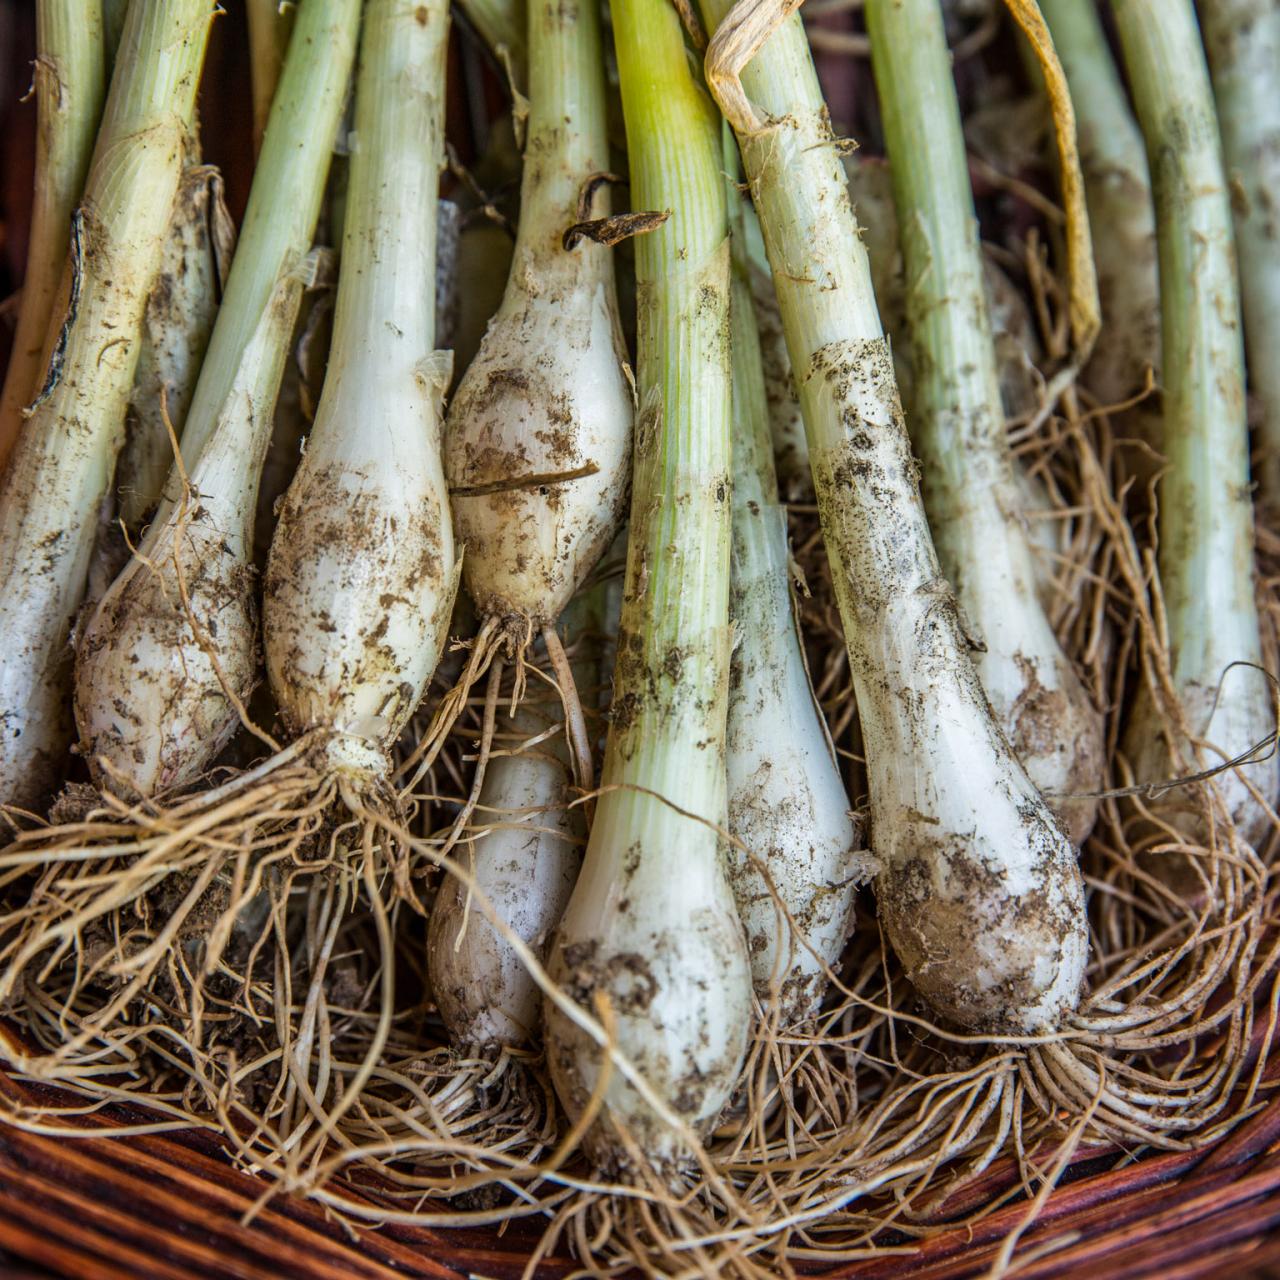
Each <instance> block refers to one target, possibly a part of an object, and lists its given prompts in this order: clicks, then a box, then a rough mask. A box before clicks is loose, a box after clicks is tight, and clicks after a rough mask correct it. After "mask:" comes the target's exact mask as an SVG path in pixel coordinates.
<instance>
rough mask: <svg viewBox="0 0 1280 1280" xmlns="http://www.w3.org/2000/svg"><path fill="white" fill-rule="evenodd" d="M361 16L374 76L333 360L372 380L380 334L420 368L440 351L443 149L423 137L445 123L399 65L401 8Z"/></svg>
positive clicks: (358, 159) (369, 75)
mask: <svg viewBox="0 0 1280 1280" xmlns="http://www.w3.org/2000/svg"><path fill="white" fill-rule="evenodd" d="M357 7H358V6H357ZM365 7H366V9H367V10H368V12H367V14H366V16H365V18H364V27H363V30H362V33H361V41H362V46H363V48H364V52H363V53H362V67H365V66H367V67H368V68H369V70H368V71H365V72H363V73H362V74H361V76H360V80H359V94H358V97H357V100H356V108H355V118H354V125H355V127H354V131H353V139H354V141H353V147H352V152H351V157H350V165H349V169H348V177H349V181H348V184H347V191H346V199H345V217H344V225H343V228H342V232H343V235H342V257H341V269H340V272H339V276H338V301H337V310H336V313H335V315H334V322H333V338H332V341H331V343H330V351H331V352H333V353H335V354H338V355H340V356H341V361H342V365H343V375H344V376H348V375H349V374H350V373H351V372H352V370H351V369H350V368H349V366H350V365H351V364H352V363H353V362H354V363H355V364H358V365H360V366H362V367H361V369H360V372H361V373H363V374H364V375H366V376H370V377H373V378H375V379H376V376H377V368H378V362H379V354H380V353H381V352H385V350H386V345H385V342H384V340H383V337H382V332H383V331H389V332H390V333H392V334H394V335H396V336H397V337H401V336H405V337H408V338H409V339H410V343H411V345H413V346H414V347H416V348H418V350H419V355H418V359H419V360H425V359H426V358H427V357H428V356H429V355H430V354H431V353H432V351H434V349H435V319H436V297H435V295H436V271H435V261H436V234H437V226H436V191H437V188H438V186H439V181H440V178H439V175H440V168H441V165H442V163H443V160H444V156H443V139H442V138H440V137H439V136H436V134H435V132H434V131H433V133H432V135H431V136H424V133H423V121H424V117H425V118H427V119H429V120H430V121H431V122H432V124H434V123H435V121H436V117H437V115H438V114H439V113H438V112H436V111H434V110H433V111H430V112H426V111H424V107H423V99H424V98H430V99H431V100H432V101H435V100H438V97H439V95H440V92H441V90H440V86H439V84H437V83H435V82H433V81H422V80H420V79H419V76H421V75H422V72H421V69H420V68H418V67H417V65H416V63H415V64H413V65H411V66H409V67H407V68H406V67H403V66H400V65H399V61H398V59H397V58H396V57H395V49H394V40H395V37H396V34H397V31H398V30H399V29H400V27H401V26H402V24H404V22H405V21H406V14H405V13H404V12H403V10H404V8H405V6H404V5H403V4H402V3H388V0H374V2H373V3H368V2H367V0H366V5H365ZM438 10H439V6H438V5H433V6H432V8H431V9H430V10H428V9H427V8H426V7H425V6H424V7H423V13H424V15H427V14H429V17H424V19H423V22H424V24H425V22H427V21H430V22H431V23H433V24H435V23H439V22H440V21H441V17H440V13H439V11H438ZM379 72H381V74H379ZM424 264H429V265H428V266H425V267H424ZM357 425H358V424H357V423H354V422H352V423H350V424H349V426H350V428H351V429H355V428H356V427H357Z"/></svg>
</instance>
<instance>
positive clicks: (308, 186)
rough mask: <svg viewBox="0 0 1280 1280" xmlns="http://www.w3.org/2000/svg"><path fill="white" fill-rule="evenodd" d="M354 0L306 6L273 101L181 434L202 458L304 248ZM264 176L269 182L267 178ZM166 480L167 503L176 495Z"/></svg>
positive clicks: (345, 65) (351, 41) (320, 184)
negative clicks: (245, 355) (279, 286)
mask: <svg viewBox="0 0 1280 1280" xmlns="http://www.w3.org/2000/svg"><path fill="white" fill-rule="evenodd" d="M360 9H361V4H360V0H307V3H306V4H305V5H302V6H301V7H300V8H299V10H298V15H297V21H296V24H295V28H294V38H293V39H292V41H291V44H290V48H291V54H292V55H293V56H289V57H287V58H286V60H285V67H284V71H283V73H282V75H281V77H280V83H279V86H278V88H277V90H276V95H275V100H274V102H273V103H272V107H271V115H270V118H269V120H268V124H267V132H266V136H265V137H264V139H263V143H262V151H261V153H260V155H259V157H258V165H257V169H256V170H255V177H254V184H253V188H252V190H251V191H250V193H249V205H248V208H247V209H246V211H245V217H244V225H243V227H242V229H241V232H240V240H239V245H238V247H237V249H236V255H235V260H234V261H233V262H232V264H231V271H230V274H229V275H228V277H227V288H226V293H225V294H224V295H223V299H222V305H221V307H220V308H219V311H218V320H217V323H216V324H215V326H214V330H213V335H212V337H211V338H210V340H209V349H208V351H207V352H206V353H205V358H204V363H203V365H202V366H201V369H200V380H199V382H198V383H197V384H196V391H195V395H194V397H193V398H192V402H191V410H190V412H189V413H188V415H187V422H186V426H185V427H184V429H183V439H182V445H183V452H184V454H185V456H186V458H187V460H188V465H190V464H191V462H192V461H193V460H194V459H195V458H197V457H199V455H200V451H201V450H202V449H203V448H204V445H205V443H206V441H207V440H208V438H209V436H210V434H211V433H212V431H213V429H214V426H215V424H216V422H217V419H218V415H219V414H220V413H221V411H222V406H223V403H224V402H225V400H226V398H227V396H228V394H229V393H230V391H231V387H232V385H233V384H234V382H235V380H236V376H237V371H238V367H239V363H240V354H241V352H242V351H243V350H244V349H245V347H246V346H247V345H248V343H249V342H250V340H251V338H252V335H253V332H254V330H255V329H256V328H257V326H258V323H259V321H260V320H261V317H262V315H263V312H264V311H265V310H266V308H267V306H268V304H269V300H270V298H271V295H272V293H273V291H274V290H275V287H276V283H277V281H278V280H279V279H280V278H281V277H282V276H283V275H285V274H287V273H288V272H290V271H293V270H296V269H297V268H298V266H299V264H300V263H301V261H302V259H303V258H304V257H305V256H306V254H307V252H308V250H309V249H310V248H311V239H312V236H313V234H314V232H315V226H316V219H317V217H318V216H319V213H320V203H321V200H322V199H323V197H324V176H325V174H326V172H327V171H328V168H329V159H330V156H331V155H332V152H333V140H334V137H335V135H336V134H337V129H338V118H339V115H340V114H341V111H342V104H343V98H344V95H345V92H346V87H347V78H348V76H349V74H350V68H351V64H352V60H353V57H354V53H355V44H356V31H357V27H358V25H359V21H360ZM268 174H269V175H271V178H270V180H269V181H267V180H264V176H265V175H268ZM175 479H176V477H174V476H172V475H171V476H170V483H169V486H168V491H169V494H170V496H172V494H173V493H174V492H175V491H176V486H175Z"/></svg>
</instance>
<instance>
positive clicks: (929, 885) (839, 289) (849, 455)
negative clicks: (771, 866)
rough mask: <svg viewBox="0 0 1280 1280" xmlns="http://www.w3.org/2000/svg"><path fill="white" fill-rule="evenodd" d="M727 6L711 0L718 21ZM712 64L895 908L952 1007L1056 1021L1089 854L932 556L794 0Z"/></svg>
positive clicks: (882, 887)
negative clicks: (853, 697)
mask: <svg viewBox="0 0 1280 1280" xmlns="http://www.w3.org/2000/svg"><path fill="white" fill-rule="evenodd" d="M728 8H729V6H728V3H727V0H706V2H705V3H704V4H703V12H704V15H705V17H706V20H707V22H708V25H709V26H713V27H714V26H716V25H718V24H719V22H720V20H721V19H722V18H723V17H724V16H725V13H726V11H727V10H728ZM753 55H754V57H753ZM747 62H749V63H750V65H746V66H745V68H744V70H743V71H742V79H741V82H739V81H738V80H737V79H736V77H735V74H734V72H735V71H736V69H737V68H739V67H743V66H744V64H745V63H747ZM707 76H708V80H709V82H710V84H711V86H712V90H713V92H714V93H715V94H716V97H717V100H718V101H719V102H720V105H721V109H722V110H724V111H725V114H726V116H727V117H728V119H729V121H730V123H731V124H732V125H733V126H734V128H735V131H736V132H737V134H738V140H739V143H740V145H741V148H742V152H743V158H744V160H745V163H746V171H747V176H748V178H749V179H750V183H751V192H752V196H753V198H754V200H755V204H756V208H757V210H758V212H759V214H760V222H761V226H762V228H763V230H764V236H765V245H766V248H767V250H768V253H769V261H770V263H771V265H772V267H773V277H774V283H775V287H776V289H777V293H778V301H779V304H780V307H781V312H782V320H783V325H784V328H785V330H786V335H787V346H788V349H789V351H790V354H791V365H792V368H793V369H794V371H795V376H796V382H797V386H798V389H799V392H800V403H801V406H802V408H803V410H804V418H805V428H806V435H807V438H808V443H809V458H810V462H811V465H812V468H813V477H814V490H815V493H816V495H817V499H818V508H819V513H820V515H821V519H822V526H823V532H824V535H825V538H826V545H827V554H828V556H830V557H831V561H832V576H833V579H834V581H835V586H836V592H837V603H838V605H839V609H840V615H841V619H842V621H843V623H844V631H845V640H846V643H847V645H848V649H849V660H850V669H851V672H852V676H853V682H854V688H855V691H856V694H857V699H858V713H859V717H860V720H861V726H862V734H863V740H864V743H865V748H866V757H867V770H868V778H869V782H870V791H871V820H872V832H871V843H872V846H873V847H874V849H875V852H876V856H877V858H878V860H879V861H880V864H881V868H882V869H881V871H880V873H879V875H878V877H877V880H876V897H877V902H878V906H879V911H880V919H881V921H882V923H883V924H884V926H885V928H886V931H887V933H888V935H889V938H890V940H891V941H892V943H893V945H894V948H895V950H896V951H897V953H898V956H899V958H900V959H901V960H902V961H903V963H904V965H905V967H906V969H907V973H908V975H909V977H910V979H911V981H912V982H913V983H914V984H915V985H916V987H917V989H918V990H919V991H920V993H921V994H922V995H923V996H925V997H926V998H927V999H928V1000H929V1001H930V1002H931V1003H932V1004H933V1005H934V1006H935V1007H936V1008H938V1009H939V1010H940V1011H942V1012H943V1013H944V1014H946V1015H947V1016H949V1017H951V1018H953V1019H954V1020H955V1021H957V1022H959V1023H961V1024H962V1025H964V1026H968V1027H973V1028H982V1029H987V1030H1007V1031H1017V1032H1024V1031H1036V1030H1042V1029H1045V1028H1052V1027H1055V1026H1057V1025H1058V1024H1059V1023H1060V1022H1061V1020H1062V1018H1063V1017H1064V1015H1065V1014H1066V1013H1067V1012H1068V1011H1069V1010H1070V1009H1071V1008H1073V1007H1074V1005H1075V1004H1076V1002H1077V1000H1078V997H1079V989H1080V983H1081V979H1082V976H1083V971H1084V962H1085V956H1086V951H1087V935H1086V929H1085V918H1084V895H1083V885H1082V883H1081V879H1080V873H1079V870H1078V868H1077V866H1076V859H1075V853H1074V850H1073V849H1072V846H1071V843H1070V840H1069V839H1068V838H1067V836H1066V835H1065V833H1063V832H1062V831H1061V830H1060V828H1059V827H1058V825H1057V822H1056V821H1055V819H1054V818H1053V816H1052V814H1051V813H1050V811H1049V809H1048V808H1047V806H1046V805H1045V803H1044V801H1043V800H1042V799H1041V797H1040V795H1039V793H1038V792H1037V790H1036V789H1035V787H1034V786H1033V784H1032V783H1031V782H1030V780H1029V779H1028V778H1027V775H1026V773H1025V771H1024V770H1023V768H1022V767H1021V765H1020V764H1019V763H1018V761H1017V758H1016V757H1015V756H1014V754H1013V752H1012V750H1011V749H1010V747H1009V744H1008V742H1007V740H1006V739H1005V736H1004V734H1003V733H1002V732H1001V730H1000V727H999V725H998V724H997V722H996V720H995V718H994V717H993V715H992V713H991V710H990V707H989V706H988V703H987V699H986V695H985V694H984V692H983V690H982V686H981V684H980V683H979V680H978V677H977V674H976V672H975V670H974V667H973V665H972V663H971V661H970V658H969V641H968V638H967V637H966V635H965V632H964V629H963V626H962V624H961V620H960V614H959V610H958V609H957V607H956V603H955V598H954V596H953V594H952V592H951V589H950V588H949V586H948V585H947V583H946V580H945V579H944V578H943V576H942V573H941V570H940V569H939V567H938V560H937V555H936V553H935V551H934V548H933V543H932V540H931V537H930V533H929V526H928V523H927V521H926V519H925V513H924V507H923V505H922V503H921V501H920V495H919V489H918V484H917V479H916V470H915V463H914V461H913V459H912V457H911V449H910V444H909V442H908V439H907V433H906V428H905V424H904V422H903V418H902V409H901V406H900V403H899V399H898V389H897V384H896V381H895V378H894V370H893V360H892V356H891V355H890V352H889V345H888V343H887V341H886V340H885V337H884V334H883V332H882V330H881V326H880V318H879V315H878V313H877V310H876V304H875V298H874V296H873V294H872V289H871V275H870V269H869V266H868V262H867V254H866V250H865V248H864V247H863V245H862V242H861V240H860V239H859V236H858V228H857V224H856V222H855V221H854V216H853V210H852V207H851V205H850V202H849V197H848V192H847V188H846V182H845V174H844V168H843V165H842V163H841V158H840V153H839V148H838V146H837V144H836V140H835V138H834V137H833V135H832V132H831V127H830V123H829V121H828V118H827V112H826V107H825V104H824V102H823V99H822V93H821V90H820V89H819V86H818V81H817V76H816V74H815V72H814V68H813V62H812V59H811V57H810V53H809V49H808V45H807V43H806V41H805V36H804V29H803V26H802V25H801V21H800V18H799V15H797V14H793V15H792V16H790V17H789V18H787V19H785V20H784V21H782V22H781V23H780V24H779V23H776V22H774V21H773V20H772V18H771V16H770V15H768V14H767V13H766V11H765V9H764V8H763V7H761V6H751V7H750V8H748V9H742V10H739V11H738V12H737V13H736V15H735V18H734V20H733V21H732V22H731V23H728V24H726V25H725V27H723V28H722V29H721V30H718V31H717V32H716V34H715V36H714V37H713V39H712V42H711V46H710V48H709V50H708V56H707ZM748 94H749V95H750V96H749V98H748V96H747V95H748Z"/></svg>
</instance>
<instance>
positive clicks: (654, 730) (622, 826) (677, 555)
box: [534, 0, 751, 1175]
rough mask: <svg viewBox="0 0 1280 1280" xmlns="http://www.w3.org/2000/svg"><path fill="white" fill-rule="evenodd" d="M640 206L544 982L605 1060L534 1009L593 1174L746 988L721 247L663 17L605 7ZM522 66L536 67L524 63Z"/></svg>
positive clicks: (730, 1058) (691, 1085)
mask: <svg viewBox="0 0 1280 1280" xmlns="http://www.w3.org/2000/svg"><path fill="white" fill-rule="evenodd" d="M612 14H613V29H614V43H615V48H616V50H617V56H618V69H619V75H620V79H621V88H622V103H623V113H624V117H625V121H626V129H627V144H628V154H629V159H630V174H631V191H632V200H633V203H634V204H635V205H636V207H638V208H643V209H656V210H668V209H669V210H670V211H671V216H670V218H669V219H667V220H666V221H665V222H664V223H662V224H661V225H659V226H658V227H657V228H656V229H654V230H652V231H650V232H649V233H647V234H646V235H642V236H640V237H639V238H638V239H637V240H636V244H635V250H636V282H637V301H638V352H639V360H638V370H637V373H638V380H639V391H640V396H641V408H640V414H639V417H638V419H637V425H636V433H635V459H634V479H633V483H632V498H631V530H630V537H629V541H628V549H627V570H626V585H625V588H624V598H623V606H622V621H621V626H620V631H619V637H618V655H617V661H616V664H615V668H614V682H613V704H612V708H613V709H612V720H611V723H610V727H609V737H608V742H607V745H606V748H605V760H604V770H603V779H602V793H601V795H600V797H599V800H598V803H597V807H596V813H595V819H594V822H593V824H592V828H591V834H590V837H589V840H588V844H587V851H586V856H585V859H584V861H583V867H582V874H581V875H580V876H579V878H578V883H577V885H576V887H575V889H574V892H573V897H572V898H571V899H570V902H569V907H568V910H567V911H566V913H565V917H564V920H563V922H562V923H561V926H560V930H559V933H558V934H557V936H556V938H555V940H554V942H553V944H552V950H551V955H550V959H549V962H548V969H549V972H550V974H551V976H552V978H553V980H554V981H555V982H556V983H557V984H558V985H559V986H560V988H561V989H562V990H563V992H564V993H565V994H566V995H567V996H568V997H570V998H571V999H572V1000H573V1001H575V1002H576V1003H577V1004H578V1006H579V1007H580V1008H581V1009H583V1010H585V1011H586V1012H587V1013H589V1014H592V1015H595V1016H597V1017H605V1018H606V1020H607V1021H608V1022H610V1023H611V1024H612V1027H613V1036H612V1039H613V1043H614V1045H615V1046H616V1051H617V1054H618V1055H619V1056H618V1060H617V1061H615V1063H614V1069H613V1070H612V1072H611V1074H610V1076H609V1078H608V1080H607V1081H602V1080H601V1076H600V1073H601V1071H602V1070H608V1066H607V1065H606V1064H607V1059H604V1055H603V1053H602V1051H601V1050H600V1048H598V1047H597V1044H596V1042H595V1041H594V1040H593V1039H591V1038H589V1036H588V1035H587V1033H586V1032H585V1031H584V1030H583V1029H582V1027H581V1025H580V1024H579V1022H578V1021H577V1020H575V1019H573V1018H571V1017H570V1016H569V1014H568V1013H567V1012H566V1010H565V1009H564V1007H563V1006H562V1005H561V1004H560V1003H558V1002H557V1003H553V1002H548V1004H547V1006H546V1015H547V1022H546V1038H547V1059H548V1063H549V1066H550V1070H551V1078H552V1081H553V1082H554V1084H555V1087H556V1091H557V1093H558V1094H559V1096H560V1099H561V1102H562V1103H563V1104H564V1106H565V1109H566V1110H567V1111H568V1112H569V1114H570V1116H571V1117H574V1118H577V1117H580V1116H582V1115H583V1114H584V1112H585V1111H586V1108H587V1107H588V1105H589V1101H590V1099H591V1097H592V1094H593V1091H594V1090H595V1089H596V1088H597V1086H598V1085H599V1086H600V1087H602V1089H603V1100H602V1108H601V1111H600V1113H599V1116H598V1118H597V1119H596V1120H595V1122H594V1123H593V1124H592V1126H591V1129H590V1131H589V1132H588V1135H587V1146H588V1150H589V1152H590V1154H591V1155H592V1156H593V1158H594V1160H595V1162H596V1163H597V1164H598V1165H599V1166H601V1167H603V1168H606V1169H610V1170H615V1171H617V1172H619V1173H621V1174H624V1175H629V1174H631V1173H634V1172H635V1170H634V1163H635V1161H634V1160H633V1156H632V1153H633V1152H635V1151H637V1150H638V1151H639V1152H643V1156H644V1159H645V1160H647V1161H649V1162H651V1163H652V1164H653V1165H655V1166H656V1167H657V1168H659V1169H660V1170H663V1171H666V1172H671V1171H674V1169H675V1168H676V1167H678V1166H679V1165H680V1164H681V1163H683V1162H684V1161H686V1160H688V1159H689V1158H690V1157H691V1155H692V1150H693V1149H692V1147H691V1145H690V1144H691V1143H692V1141H693V1135H694V1133H696V1132H698V1131H701V1130H704V1129H705V1128H706V1127H707V1126H709V1125H710V1124H711V1123H712V1122H713V1121H714V1120H715V1118H716V1116H717V1115H718V1114H719V1112H720V1110H721V1108H722V1107H723V1106H724V1104H725V1103H726V1101H727V1100H728V1099H729V1096H730V1094H731V1092H732V1090H733V1087H734V1084H735V1082H736V1080H737V1076H738V1073H739V1070H740V1068H741V1064H742V1060H743V1056H744V1053H745V1050H746V1044H747V1036H748V1032H749V1028H750V1019H751V970H750V966H749V963H748V959H747V953H746V947H745V944H744V941H743V933H742V926H741V924H740V922H739V920H738V917H737V912H736V910H735V907H734V900H733V895H732V892H731V890H730V886H729V882H728V879H727V876H726V872H725V865H724V859H723V856H722V851H721V837H720V835H719V831H720V830H721V829H722V828H723V826H724V823H725V819H726V812H725V805H726V801H725V792H726V773H725V733H726V724H727V714H728V684H729V642H730V626H729V572H730V507H731V492H730V467H731V459H730V420H731V399H732V390H731V373H730V354H729V241H728V224H727V217H726V196H727V192H726V183H725V178H724V173H723V169H724V164H723V158H722V152H721V146H720V126H719V122H718V120H717V119H716V115H715V111H714V109H713V108H712V105H711V103H710V102H709V101H708V100H707V98H706V96H705V94H704V93H703V90H702V88H701V86H700V85H699V84H698V82H697V81H696V80H695V79H694V75H693V72H692V71H691V69H690V64H689V59H688V56H687V54H686V50H685V44H684V36H683V31H682V28H681V24H680V18H679V16H678V15H677V13H676V11H675V9H674V8H673V7H672V6H670V5H668V4H667V3H666V0H615V3H614V5H613V9H612ZM534 65H535V66H536V61H535V63H534Z"/></svg>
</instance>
